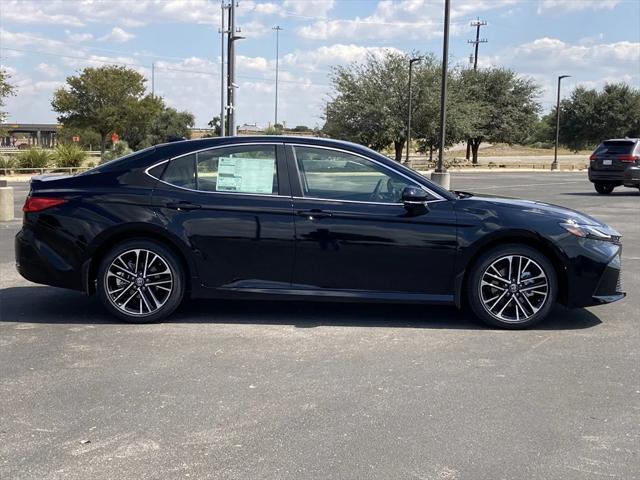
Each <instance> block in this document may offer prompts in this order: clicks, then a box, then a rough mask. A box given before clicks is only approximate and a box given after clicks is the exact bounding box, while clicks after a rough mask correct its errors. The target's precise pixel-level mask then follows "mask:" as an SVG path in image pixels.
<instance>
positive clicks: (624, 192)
mask: <svg viewBox="0 0 640 480" xmlns="http://www.w3.org/2000/svg"><path fill="white" fill-rule="evenodd" d="M639 194H640V192H638V191H636V190H635V189H633V188H627V189H625V190H620V191H613V192H611V193H609V194H607V195H602V194H600V193H598V192H561V193H560V195H571V196H574V197H603V198H604V197H637V196H638V195H639Z"/></svg>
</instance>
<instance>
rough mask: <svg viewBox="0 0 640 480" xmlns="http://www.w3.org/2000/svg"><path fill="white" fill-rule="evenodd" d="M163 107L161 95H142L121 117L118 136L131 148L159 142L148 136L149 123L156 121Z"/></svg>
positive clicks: (134, 148) (149, 131) (149, 130)
mask: <svg viewBox="0 0 640 480" xmlns="http://www.w3.org/2000/svg"><path fill="white" fill-rule="evenodd" d="M165 108H166V107H165V106H164V102H163V100H162V98H161V97H157V96H153V97H152V96H151V95H147V96H145V97H143V98H142V99H140V100H139V101H138V102H136V103H135V104H133V105H131V108H130V109H129V111H128V112H127V114H126V117H125V118H123V121H122V127H121V132H120V138H121V139H122V140H124V141H125V142H127V145H128V146H129V147H130V148H131V149H133V150H140V149H141V148H146V147H149V146H151V145H153V144H154V143H161V142H154V141H153V140H152V139H151V138H150V136H151V125H152V124H153V123H154V122H156V121H157V118H158V117H159V116H160V115H161V114H162V112H163V111H164V109H165ZM163 141H164V140H163Z"/></svg>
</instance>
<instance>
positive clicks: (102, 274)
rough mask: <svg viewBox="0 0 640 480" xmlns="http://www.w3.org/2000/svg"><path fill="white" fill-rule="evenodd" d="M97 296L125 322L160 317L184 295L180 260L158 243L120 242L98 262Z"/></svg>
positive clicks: (143, 241) (142, 240)
mask: <svg viewBox="0 0 640 480" xmlns="http://www.w3.org/2000/svg"><path fill="white" fill-rule="evenodd" d="M98 295H99V296H100V300H101V301H102V303H103V304H104V306H105V307H106V308H107V310H109V311H110V312H111V313H113V314H114V315H116V316H117V317H118V318H120V319H122V320H125V321H127V322H132V323H149V322H155V321H158V320H161V319H163V318H165V317H167V316H168V315H170V314H171V313H172V312H173V311H174V310H175V309H176V308H177V307H178V305H180V302H181V301H182V297H183V295H184V276H183V271H182V268H181V265H180V262H179V261H178V259H177V258H176V256H175V254H174V253H173V252H172V251H171V250H169V249H168V248H167V247H165V246H164V245H162V244H160V243H156V242H154V241H151V240H144V239H140V240H130V241H126V242H123V243H121V244H119V245H117V246H116V247H114V248H113V249H112V250H111V251H110V252H109V253H108V254H107V255H106V256H105V257H104V258H103V259H102V262H101V263H100V268H99V270H98Z"/></svg>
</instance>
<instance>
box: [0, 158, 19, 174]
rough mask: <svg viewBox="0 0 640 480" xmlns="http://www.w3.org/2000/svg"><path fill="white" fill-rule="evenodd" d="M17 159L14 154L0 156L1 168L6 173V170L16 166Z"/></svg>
mask: <svg viewBox="0 0 640 480" xmlns="http://www.w3.org/2000/svg"><path fill="white" fill-rule="evenodd" d="M16 165H17V162H16V159H15V158H13V157H12V156H11V157H10V156H8V155H7V156H0V170H2V172H3V173H4V172H5V171H6V170H13V169H14V168H16Z"/></svg>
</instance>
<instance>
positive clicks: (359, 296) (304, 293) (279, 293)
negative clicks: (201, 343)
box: [191, 288, 455, 305]
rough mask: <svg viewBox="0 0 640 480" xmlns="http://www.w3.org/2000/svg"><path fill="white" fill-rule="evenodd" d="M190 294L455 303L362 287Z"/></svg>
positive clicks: (448, 299)
mask: <svg viewBox="0 0 640 480" xmlns="http://www.w3.org/2000/svg"><path fill="white" fill-rule="evenodd" d="M191 296H192V297H193V298H220V299H225V298H228V299H234V298H237V299H255V300H311V301H318V302H320V301H327V302H381V303H384V302H388V303H425V304H430V305H455V300H454V296H453V295H428V294H423V293H401V292H373V291H364V290H324V289H323V290H312V289H296V288H198V289H197V290H194V291H193V292H192V294H191Z"/></svg>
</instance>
